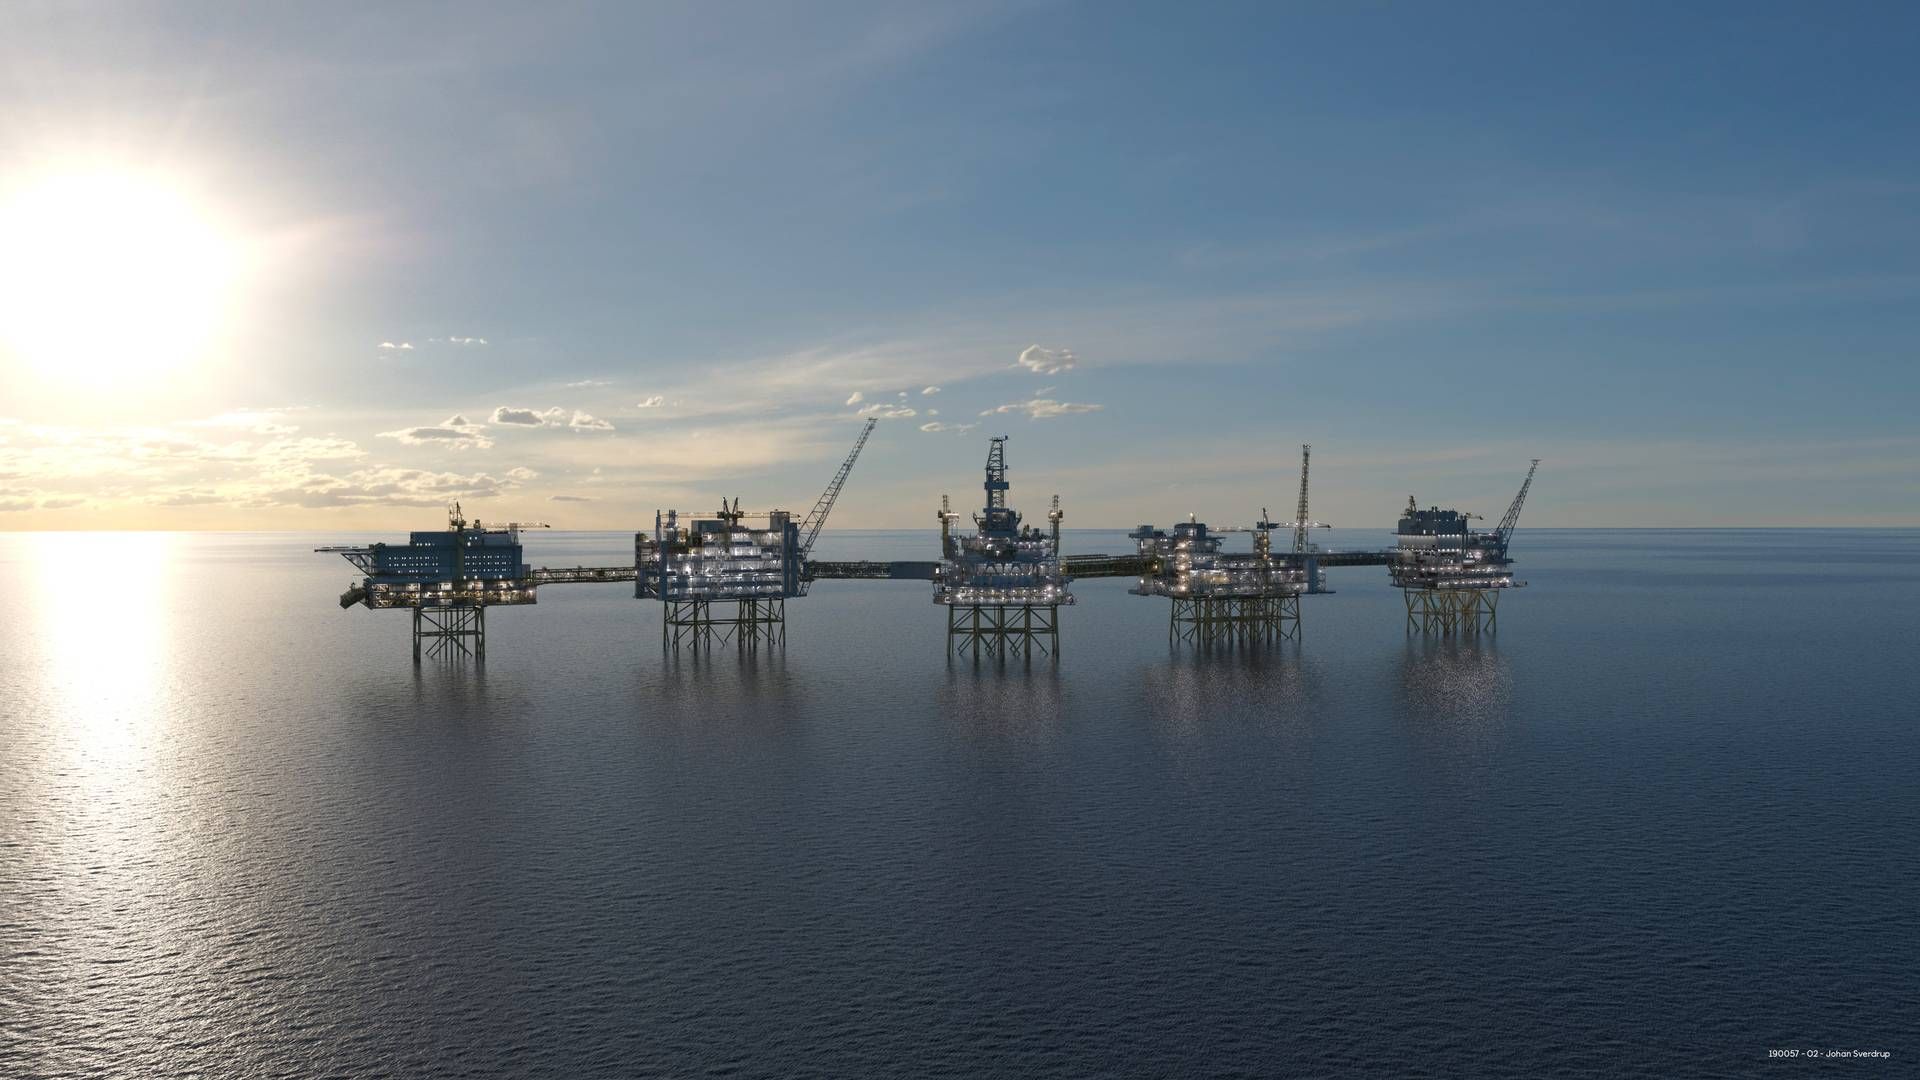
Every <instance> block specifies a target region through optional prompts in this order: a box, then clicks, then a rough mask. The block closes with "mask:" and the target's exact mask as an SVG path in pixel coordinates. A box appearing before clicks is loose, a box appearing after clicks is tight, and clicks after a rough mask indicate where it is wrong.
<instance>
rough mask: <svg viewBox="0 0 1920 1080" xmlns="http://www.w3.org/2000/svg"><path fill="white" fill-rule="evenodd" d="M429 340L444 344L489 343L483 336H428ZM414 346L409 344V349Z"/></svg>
mask: <svg viewBox="0 0 1920 1080" xmlns="http://www.w3.org/2000/svg"><path fill="white" fill-rule="evenodd" d="M427 340H428V341H430V342H433V343H435V344H442V345H485V344H486V343H487V339H486V338H483V337H446V338H428V339H427ZM412 347H413V346H411V345H409V346H407V348H409V349H411V348H412Z"/></svg>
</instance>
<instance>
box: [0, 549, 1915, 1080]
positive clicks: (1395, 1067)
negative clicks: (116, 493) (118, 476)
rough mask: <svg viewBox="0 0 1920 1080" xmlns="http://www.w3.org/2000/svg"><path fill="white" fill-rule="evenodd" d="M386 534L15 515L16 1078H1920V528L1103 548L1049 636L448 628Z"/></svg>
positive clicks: (637, 614) (624, 622)
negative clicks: (1282, 633) (1435, 594)
mask: <svg viewBox="0 0 1920 1080" xmlns="http://www.w3.org/2000/svg"><path fill="white" fill-rule="evenodd" d="M373 539H382V537H372V536H350V535H344V534H338V533H314V534H291V533H252V534H244V533H204V534H194V533H64V534H62V533H8V534H0V598H4V609H3V610H4V617H0V1076H4V1077H83V1076H84V1077H147V1076H166V1077H172V1076H213V1077H362V1076H367V1077H371V1076H407V1077H414V1076H420V1077H428V1076H432V1077H439V1076H448V1077H453V1076H458V1077H524V1076H541V1077H603V1076H604V1077H627V1076H661V1077H682V1076H694V1077H697V1076H726V1077H749V1076H750V1077H762V1076H765V1077H860V1076H899V1077H979V1076H1038V1077H1082V1076H1084V1077H1121V1076H1156V1077H1157V1076H1169V1077H1174V1076H1178V1077H1185V1076H1251V1077H1296V1076H1368V1077H1415V1076H1439V1077H1612V1076H1660V1077H1723V1076H1724V1077H1753V1076H1773V1075H1791V1076H1804V1075H1808V1074H1809V1073H1818V1074H1819V1075H1844V1076H1875V1077H1881V1076H1895V1075H1903V1076H1915V1075H1920V662H1916V652H1920V531H1915V530H1791V529H1766V530H1679V531H1672V530H1657V529H1631V530H1626V529H1623V530H1597V531H1574V530H1552V529H1525V528H1523V529H1522V530H1521V531H1520V533H1519V534H1518V535H1517V536H1516V538H1515V540H1514V549H1513V550H1514V557H1515V559H1516V571H1517V576H1518V577H1519V578H1520V579H1523V580H1525V581H1527V582H1528V585H1527V587H1526V588H1524V589H1519V590H1515V591H1514V592H1512V593H1509V594H1507V595H1506V596H1505V597H1504V598H1503V600H1502V602H1501V604H1500V607H1499V623H1498V628H1497V630H1496V631H1495V632H1494V633H1491V634H1483V635H1480V636H1469V637H1457V638H1437V637H1431V636H1423V635H1420V634H1415V633H1409V631H1408V628H1407V625H1406V617H1405V608H1404V606H1403V605H1402V603H1401V599H1400V596H1399V595H1398V594H1397V593H1396V592H1395V591H1394V590H1392V589H1391V588H1389V587H1388V584H1387V581H1386V574H1385V572H1384V570H1382V569H1381V568H1379V567H1356V568H1344V569H1332V570H1330V571H1328V581H1329V585H1330V586H1331V587H1332V588H1333V589H1334V590H1336V591H1335V592H1334V593H1332V594H1330V595H1323V596H1309V597H1306V598H1304V599H1303V600H1302V602H1301V608H1302V620H1301V623H1302V634H1301V640H1299V641H1298V642H1288V643H1283V644H1280V645H1277V646H1268V647H1261V648H1252V649H1248V648H1238V649H1216V650H1213V651H1205V650H1196V649H1195V648H1193V647H1191V646H1182V645H1177V644H1173V643H1170V642H1169V640H1168V620H1169V612H1168V606H1167V601H1165V600H1163V599H1155V598H1147V597H1140V596H1133V595H1130V594H1129V593H1128V591H1127V590H1128V587H1129V585H1130V584H1131V583H1130V582H1129V581H1127V580H1124V579H1120V580H1083V581H1079V582H1076V583H1075V585H1074V592H1075V594H1076V596H1077V599H1078V602H1077V604H1075V605H1074V606H1073V607H1071V608H1067V609H1063V611H1062V613H1061V617H1060V618H1061V626H1062V630H1061V636H1060V646H1061V648H1060V654H1059V655H1058V656H1057V657H1041V658H1036V659H1033V660H1032V661H1026V660H1023V659H1015V660H1010V661H1004V662H1002V661H994V660H982V661H979V662H974V661H969V660H960V659H952V658H949V657H948V655H947V653H946V640H945V637H946V635H945V629H946V624H945V619H944V612H943V611H942V610H941V609H940V608H938V607H936V606H935V605H934V604H933V603H932V602H931V587H930V586H929V585H928V584H927V583H925V582H893V581H822V582H818V583H816V584H815V586H814V587H813V590H812V593H811V594H810V595H808V596H806V597H804V598H798V599H795V600H792V601H790V602H789V604H788V625H787V640H786V644H785V646H784V648H763V649H761V650H759V651H757V652H752V653H745V654H743V653H741V652H739V651H737V650H734V649H730V648H729V649H721V650H718V651H715V652H713V653H710V654H704V655H692V654H689V653H685V652H683V653H680V654H675V653H673V652H671V651H668V650H665V649H663V646H662V643H661V617H662V613H661V610H660V605H659V604H658V603H657V602H648V601H643V600H638V599H635V598H634V596H633V588H632V586H631V585H630V584H613V585H570V586H548V587H545V588H543V589H542V590H541V593H540V598H539V603H538V604H537V605H534V606H528V607H516V608H499V609H495V610H493V611H492V612H490V613H489V617H488V631H489V638H488V643H487V659H486V661H485V663H484V664H475V663H471V662H469V663H454V664H446V663H433V662H429V663H427V664H424V665H422V666H419V667H416V666H415V665H414V664H413V662H412V657H411V649H410V644H409V636H408V635H409V626H408V617H407V615H406V614H405V613H403V612H395V611H368V610H366V609H364V608H355V609H353V610H344V611H343V610H341V608H340V607H339V606H338V604H337V602H336V598H337V597H338V595H339V594H340V592H341V591H342V590H343V589H344V588H345V587H346V586H347V585H348V584H349V582H350V579H351V578H352V577H353V571H352V568H351V567H349V566H348V565H347V564H346V563H345V562H344V561H342V560H341V559H340V558H339V557H338V556H337V555H322V554H315V553H314V552H313V549H314V548H315V547H319V546H323V545H326V544H339V543H349V542H358V541H366V540H373ZM384 539H392V537H385V538H384ZM1315 539H1316V540H1317V541H1319V542H1320V543H1321V544H1322V545H1323V546H1325V547H1328V548H1366V547H1380V546H1384V545H1386V544H1388V543H1390V542H1391V541H1390V537H1389V536H1388V530H1387V529H1386V528H1384V527H1383V528H1379V529H1371V530H1368V529H1359V530H1343V531H1336V532H1334V533H1331V534H1327V533H1322V534H1320V535H1318V536H1316V538H1315ZM527 543H528V561H530V562H532V563H533V564H535V565H545V566H573V565H587V566H592V565H606V564H611V563H622V562H630V561H631V557H632V537H631V535H630V534H612V533H607V534H596V533H566V532H540V533H535V534H528V536H527ZM1066 546H1067V549H1068V550H1069V551H1070V552H1076V553H1077V552H1099V551H1125V550H1127V541H1126V539H1125V536H1124V534H1123V533H1121V532H1117V531H1114V532H1104V531H1098V530H1084V531H1082V530H1070V531H1069V532H1068V533H1067V544H1066ZM816 554H817V556H818V557H820V558H823V559H850V558H874V559H894V558H899V559H906V558H914V559H930V558H934V557H935V556H936V555H937V539H936V537H935V536H934V535H933V534H932V533H931V532H929V531H925V530H916V531H912V532H846V531H834V532H830V533H829V534H827V536H826V537H825V538H824V539H823V540H822V542H821V545H820V548H819V550H818V551H817V552H816ZM1842 1051H1844V1052H1848V1053H1849V1054H1852V1053H1873V1054H1880V1053H1884V1054H1887V1055H1888V1056H1887V1057H1885V1058H1879V1057H1875V1058H1860V1057H1853V1056H1848V1057H1845V1058H1841V1057H1836V1056H1833V1055H1834V1054H1835V1053H1836V1052H1842Z"/></svg>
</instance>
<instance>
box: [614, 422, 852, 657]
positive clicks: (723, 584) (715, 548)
mask: <svg viewBox="0 0 1920 1080" xmlns="http://www.w3.org/2000/svg"><path fill="white" fill-rule="evenodd" d="M876 423H878V421H876V420H871V419H869V420H868V421H867V422H866V425H865V426H863V427H862V428H861V429H860V437H859V438H858V439H856V440H854V443H853V452H852V453H849V454H848V455H847V459H846V461H844V462H842V463H841V465H840V471H839V472H837V473H835V474H834V477H833V479H832V481H830V482H829V483H828V484H827V489H826V491H825V492H823V493H822V494H821V496H820V498H819V500H818V501H816V502H815V503H814V505H813V509H812V510H811V511H809V512H808V514H807V516H806V517H805V518H804V519H802V520H800V521H795V520H793V515H792V514H789V513H788V512H786V511H785V510H773V511H769V512H768V513H765V514H747V513H744V512H743V511H741V509H740V500H739V499H735V500H733V503H732V505H728V504H727V501H726V500H725V499H722V500H721V501H720V512H719V513H718V514H716V515H714V516H713V517H710V518H695V519H692V520H691V521H689V522H688V524H687V526H686V527H685V528H682V527H681V526H680V514H679V512H678V511H676V510H667V511H663V512H656V513H655V514H654V518H653V534H652V535H651V536H649V535H648V534H646V533H636V534H635V535H634V538H633V565H634V569H635V575H634V586H633V595H635V596H636V597H640V598H642V599H654V600H659V601H660V602H661V604H662V605H663V614H662V616H661V620H660V641H661V644H662V645H664V646H668V647H671V648H675V649H678V648H680V647H682V646H686V647H689V648H693V649H703V648H711V647H712V646H714V645H724V644H728V643H733V644H736V645H739V646H741V647H743V648H747V649H753V648H758V647H759V646H760V645H763V644H765V645H783V644H785V643H786V640H787V599H788V598H789V597H795V596H805V595H806V594H807V586H808V585H809V584H810V583H811V582H812V580H813V577H812V575H811V574H809V573H808V572H807V558H808V556H809V555H810V554H811V553H812V551H813V542H814V541H815V540H817V539H819V537H820V530H821V529H823V528H825V527H826V524H827V515H828V514H830V513H832V512H833V504H834V503H835V502H837V501H838V500H839V498H840V490H841V489H842V488H844V487H846V485H847V477H848V476H850V475H852V473H853V463H854V462H856V461H858V460H859V459H860V451H861V450H862V449H864V448H865V447H866V445H867V437H868V436H870V435H872V434H873V428H874V425H875V424H876ZM716 605H717V607H716Z"/></svg>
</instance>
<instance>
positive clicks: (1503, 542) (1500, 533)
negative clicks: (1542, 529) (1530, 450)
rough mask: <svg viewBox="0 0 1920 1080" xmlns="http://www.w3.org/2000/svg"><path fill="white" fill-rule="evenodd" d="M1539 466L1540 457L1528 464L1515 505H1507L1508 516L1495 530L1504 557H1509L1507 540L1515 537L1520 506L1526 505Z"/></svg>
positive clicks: (1515, 497) (1514, 498)
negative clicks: (1528, 491) (1528, 492)
mask: <svg viewBox="0 0 1920 1080" xmlns="http://www.w3.org/2000/svg"><path fill="white" fill-rule="evenodd" d="M1539 467H1540V459H1539V458H1534V459H1533V464H1531V465H1528V466H1527V478H1526V479H1525V480H1522V481H1520V491H1519V493H1518V494H1516V495H1515V496H1514V497H1513V505H1512V506H1509V507H1507V516H1506V517H1503V518H1501V519H1500V527H1499V528H1497V529H1495V530H1494V531H1493V532H1494V536H1496V537H1497V538H1498V542H1499V544H1500V557H1501V558H1503V559H1504V558H1506V557H1507V541H1508V540H1510V539H1512V537H1513V529H1514V526H1516V525H1518V524H1520V508H1521V507H1522V506H1525V505H1526V502H1527V489H1528V488H1530V487H1532V486H1533V471H1534V470H1535V469H1538V468H1539Z"/></svg>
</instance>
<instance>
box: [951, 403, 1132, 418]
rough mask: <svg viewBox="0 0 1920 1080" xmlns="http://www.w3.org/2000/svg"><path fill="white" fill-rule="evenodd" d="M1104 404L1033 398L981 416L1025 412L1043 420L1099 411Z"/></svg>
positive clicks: (991, 410) (1029, 416) (986, 412)
mask: <svg viewBox="0 0 1920 1080" xmlns="http://www.w3.org/2000/svg"><path fill="white" fill-rule="evenodd" d="M1102 408H1105V406H1102V405H1082V404H1080V403H1079V402H1074V401H1055V400H1053V399H1052V398H1034V399H1033V400H1031V401H1014V402H1009V403H1008V404H1005V405H1002V406H1000V407H999V408H997V409H987V410H985V411H984V412H982V413H981V414H980V415H981V416H993V415H994V414H996V413H1026V414H1027V417H1028V418H1029V419H1033V420H1045V419H1047V418H1049V417H1054V416H1071V415H1073V414H1074V413H1090V412H1099V411H1100V410H1101V409H1102Z"/></svg>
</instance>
